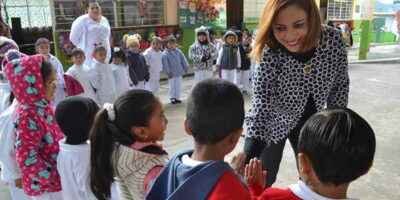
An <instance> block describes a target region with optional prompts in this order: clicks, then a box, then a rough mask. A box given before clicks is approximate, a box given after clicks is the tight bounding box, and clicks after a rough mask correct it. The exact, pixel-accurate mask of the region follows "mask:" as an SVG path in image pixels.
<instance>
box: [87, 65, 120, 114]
mask: <svg viewBox="0 0 400 200" xmlns="http://www.w3.org/2000/svg"><path fill="white" fill-rule="evenodd" d="M90 76H91V78H90V82H91V84H92V86H93V87H94V88H95V93H96V99H95V101H96V102H97V103H98V104H99V105H100V106H103V105H104V103H114V100H115V92H116V90H115V79H114V75H113V72H112V69H111V65H110V64H106V63H100V62H98V61H96V60H95V59H93V61H92V66H91V67H90Z"/></svg>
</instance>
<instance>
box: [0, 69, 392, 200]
mask: <svg viewBox="0 0 400 200" xmlns="http://www.w3.org/2000/svg"><path fill="white" fill-rule="evenodd" d="M349 69H350V77H351V89H350V100H349V107H350V108H352V109H353V110H355V111H356V112H358V113H359V114H361V115H362V116H363V117H364V118H366V119H367V121H368V122H369V123H370V124H371V125H372V127H373V129H374V130H375V133H376V138H377V150H376V155H375V161H374V165H373V167H372V169H371V170H370V172H369V173H368V174H367V175H365V176H363V177H361V178H360V179H359V180H357V181H355V182H354V183H353V184H352V185H351V186H350V192H349V197H352V198H359V199H370V200H377V199H380V200H384V199H387V200H397V199H400V156H399V154H400V63H391V64H351V65H350V66H349ZM191 87H192V78H191V77H190V78H186V79H185V80H184V84H183V88H184V90H183V99H186V97H187V96H188V94H189V92H190V89H191ZM167 90H168V88H167V85H166V84H165V83H164V84H163V85H162V88H161V92H160V98H161V100H162V102H163V103H165V111H166V116H167V118H168V120H169V124H168V130H167V133H166V138H165V141H164V145H165V147H166V149H167V151H168V152H169V153H170V154H171V155H172V154H173V153H175V152H177V151H181V150H185V149H189V148H191V147H192V144H193V141H192V139H191V138H190V137H189V136H187V135H186V134H185V133H184V131H183V121H184V118H185V104H181V105H171V104H168V103H169V101H168V96H167V93H168V92H167ZM249 102H250V98H249V97H246V106H247V107H248V106H249ZM242 148H243V138H242V139H241V141H240V143H239V144H238V145H237V147H236V149H235V151H234V152H233V153H232V154H235V153H236V152H238V151H240V150H241V149H242ZM231 156H232V155H229V156H228V158H227V160H229V159H230V157H231ZM297 176H298V175H297V171H296V165H295V160H294V156H293V153H292V150H291V147H290V145H289V144H287V145H286V147H285V151H284V157H283V160H282V163H281V166H280V171H279V174H278V180H277V183H276V186H282V187H284V186H287V185H289V184H292V183H295V182H296V180H297V179H298V178H297ZM9 199H10V197H9V194H8V191H7V188H6V187H5V186H4V185H1V184H0V200H9Z"/></svg>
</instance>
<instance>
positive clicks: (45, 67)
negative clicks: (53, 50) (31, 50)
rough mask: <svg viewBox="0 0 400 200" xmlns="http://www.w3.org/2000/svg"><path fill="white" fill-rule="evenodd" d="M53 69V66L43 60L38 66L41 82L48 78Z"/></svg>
mask: <svg viewBox="0 0 400 200" xmlns="http://www.w3.org/2000/svg"><path fill="white" fill-rule="evenodd" d="M53 71H54V68H53V66H52V65H51V63H50V62H48V61H43V62H42V65H41V67H40V74H41V75H42V79H43V82H46V81H47V79H49V77H50V75H51V73H52V72H53Z"/></svg>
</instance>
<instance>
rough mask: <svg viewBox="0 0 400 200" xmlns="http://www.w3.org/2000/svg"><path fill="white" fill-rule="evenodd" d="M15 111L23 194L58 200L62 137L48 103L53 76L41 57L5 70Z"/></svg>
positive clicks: (50, 97) (53, 89) (48, 64)
mask: <svg viewBox="0 0 400 200" xmlns="http://www.w3.org/2000/svg"><path fill="white" fill-rule="evenodd" d="M5 72H6V75H7V78H8V79H9V81H10V86H11V90H12V91H13V93H14V95H15V98H16V99H17V101H18V102H19V104H18V107H17V109H16V137H17V138H16V144H15V146H16V149H15V151H16V160H17V164H18V166H19V168H20V170H21V175H22V187H23V190H24V192H25V193H26V194H27V195H29V196H31V197H32V198H33V199H61V198H59V196H58V195H59V192H60V191H61V184H60V177H59V175H58V172H57V163H56V161H57V155H58V151H59V146H58V141H59V140H60V139H61V138H62V137H63V136H62V133H61V131H60V129H59V127H58V125H57V123H56V121H55V119H54V112H53V110H52V107H51V106H50V103H49V102H51V101H52V100H53V98H54V91H55V89H56V73H55V71H54V69H53V67H52V66H51V64H50V63H48V62H46V61H44V58H43V56H40V55H35V56H26V57H23V58H21V59H17V60H13V61H12V62H10V63H8V64H7V65H6V67H5Z"/></svg>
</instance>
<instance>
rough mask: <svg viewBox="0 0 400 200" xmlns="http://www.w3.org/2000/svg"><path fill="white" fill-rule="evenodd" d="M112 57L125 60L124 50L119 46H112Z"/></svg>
mask: <svg viewBox="0 0 400 200" xmlns="http://www.w3.org/2000/svg"><path fill="white" fill-rule="evenodd" d="M112 58H113V59H114V58H119V59H121V60H122V62H125V61H126V57H125V52H124V51H123V50H122V49H120V48H114V51H113V53H112Z"/></svg>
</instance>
